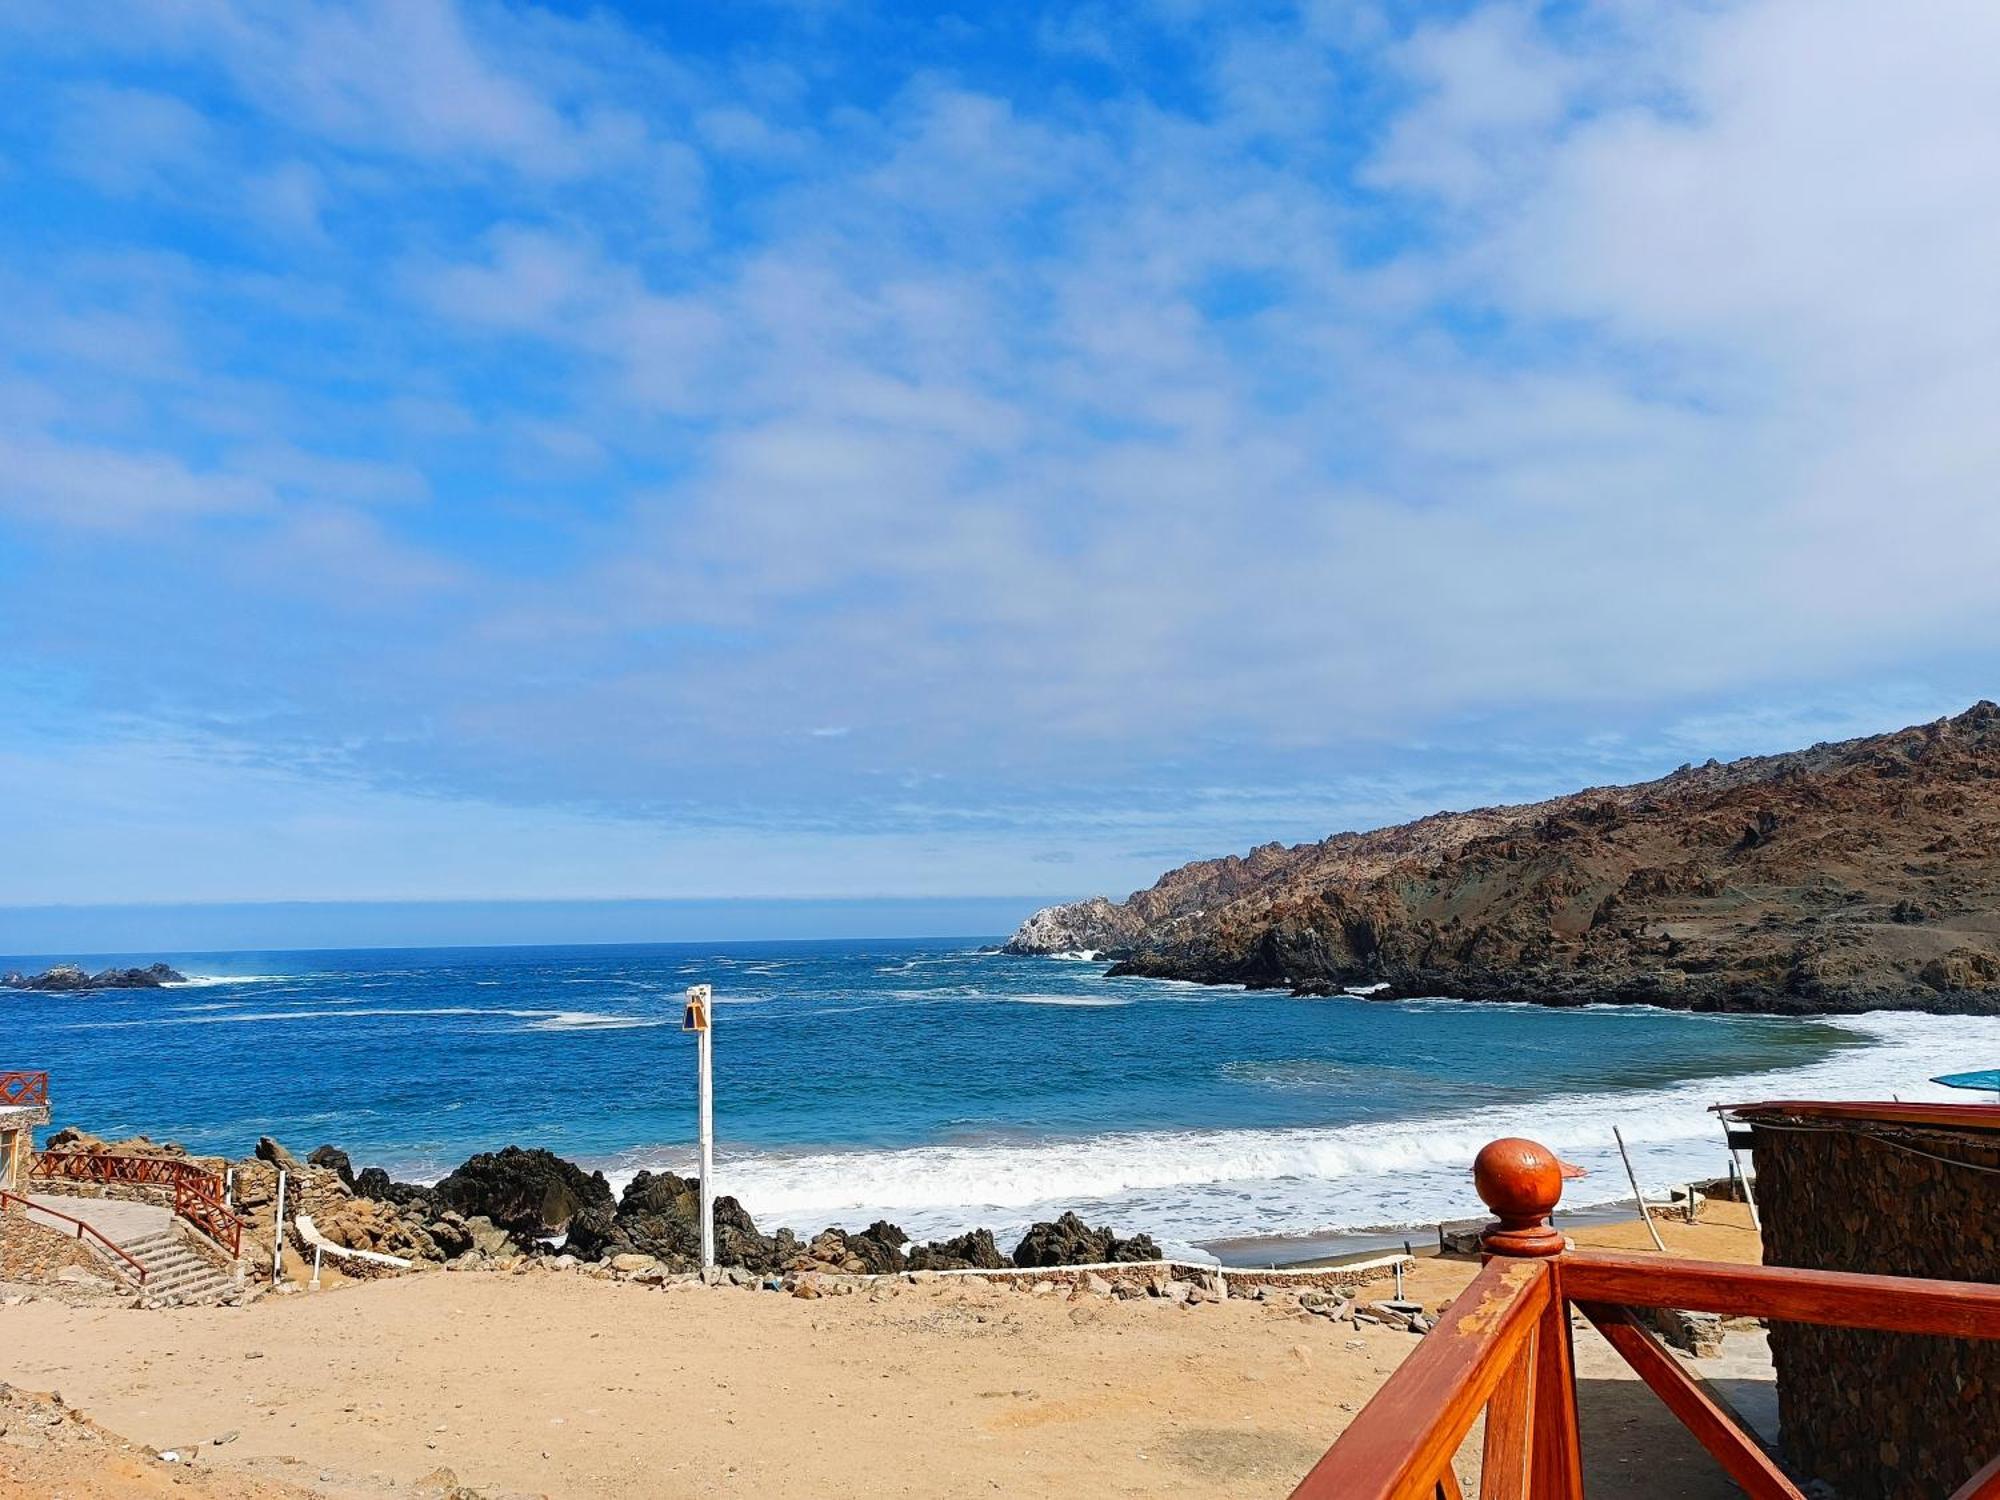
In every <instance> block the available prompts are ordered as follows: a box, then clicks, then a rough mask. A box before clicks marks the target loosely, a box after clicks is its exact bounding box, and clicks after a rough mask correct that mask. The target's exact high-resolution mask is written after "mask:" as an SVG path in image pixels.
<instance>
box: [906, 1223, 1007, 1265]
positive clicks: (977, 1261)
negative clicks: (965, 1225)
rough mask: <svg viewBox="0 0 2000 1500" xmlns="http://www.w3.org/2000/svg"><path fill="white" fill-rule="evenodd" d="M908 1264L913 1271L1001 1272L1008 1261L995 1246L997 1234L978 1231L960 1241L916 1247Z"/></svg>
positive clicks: (939, 1242) (937, 1242) (951, 1240)
mask: <svg viewBox="0 0 2000 1500" xmlns="http://www.w3.org/2000/svg"><path fill="white" fill-rule="evenodd" d="M908 1264H909V1269H910V1270H912V1271H998V1270H1000V1269H1002V1268H1003V1267H1004V1266H1006V1264H1007V1261H1006V1259H1005V1257H1003V1256H1002V1255H1001V1254H1000V1247H999V1246H998V1245H996V1244H994V1243H993V1231H992V1230H990V1229H975V1230H973V1231H972V1232H971V1233H970V1234H961V1235H960V1236H958V1238H956V1239H950V1240H938V1241H936V1242H934V1243H932V1244H929V1245H916V1246H913V1247H912V1248H911V1250H910V1256H909V1262H908Z"/></svg>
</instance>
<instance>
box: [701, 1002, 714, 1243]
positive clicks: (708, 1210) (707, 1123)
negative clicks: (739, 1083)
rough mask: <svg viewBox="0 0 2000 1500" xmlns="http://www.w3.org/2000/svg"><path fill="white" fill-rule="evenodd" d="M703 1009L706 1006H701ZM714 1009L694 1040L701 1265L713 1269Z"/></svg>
mask: <svg viewBox="0 0 2000 1500" xmlns="http://www.w3.org/2000/svg"><path fill="white" fill-rule="evenodd" d="M704 1009H707V1007H704ZM714 1016H715V1012H714V1011H713V1010H708V1019H709V1023H710V1024H709V1025H708V1026H704V1027H702V1028H701V1032H700V1035H699V1036H698V1037H697V1038H696V1040H697V1041H698V1042H699V1044H700V1051H701V1268H702V1269H703V1270H704V1271H712V1270H714V1269H715V1073H714V1061H715V1053H714V1046H713V1043H712V1042H711V1041H710V1038H711V1037H712V1036H713V1034H714V1033H713V1031H712V1030H711V1027H712V1026H713V1025H714Z"/></svg>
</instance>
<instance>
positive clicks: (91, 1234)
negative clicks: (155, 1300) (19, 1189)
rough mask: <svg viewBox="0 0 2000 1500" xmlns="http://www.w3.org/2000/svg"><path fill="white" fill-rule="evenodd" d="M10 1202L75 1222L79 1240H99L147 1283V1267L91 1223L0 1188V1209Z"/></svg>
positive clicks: (140, 1282)
mask: <svg viewBox="0 0 2000 1500" xmlns="http://www.w3.org/2000/svg"><path fill="white" fill-rule="evenodd" d="M9 1204H14V1205H16V1206H18V1207H20V1208H24V1209H33V1210H34V1211H35V1212H36V1213H38V1214H47V1215H48V1216H49V1217H50V1218H52V1219H61V1220H62V1221H63V1222H64V1223H66V1224H74V1225H75V1226H76V1237H77V1240H78V1241H79V1242H82V1241H84V1240H85V1239H86V1237H87V1238H89V1239H92V1240H95V1241H97V1243H98V1245H99V1247H100V1248H102V1249H104V1250H106V1251H109V1252H110V1253H111V1254H113V1255H115V1256H117V1257H118V1258H119V1259H120V1260H122V1261H124V1262H125V1265H126V1267H127V1268H128V1269H129V1271H130V1273H131V1276H132V1279H133V1280H134V1281H136V1282H137V1283H138V1284H139V1285H140V1286H144V1285H145V1284H146V1268H145V1267H144V1266H142V1265H140V1264H139V1262H138V1261H137V1260H135V1259H133V1258H132V1257H131V1256H130V1255H128V1254H126V1253H125V1251H124V1250H123V1249H122V1248H121V1247H120V1246H119V1245H118V1244H116V1243H115V1242H114V1241H112V1240H108V1239H106V1238H105V1237H104V1235H103V1234H102V1233H101V1232H99V1231H98V1230H97V1229H95V1228H94V1227H92V1226H91V1225H89V1224H86V1223H84V1222H83V1220H81V1219H77V1218H72V1217H71V1216H70V1215H68V1214H66V1213H60V1212H58V1211H57V1210H55V1209H53V1208H47V1207H45V1206H43V1205H42V1204H40V1203H30V1202H29V1201H28V1200H27V1199H26V1198H23V1197H21V1196H19V1195H18V1194H16V1193H10V1192H7V1191H6V1190H5V1189H4V1188H0V1211H4V1210H5V1209H6V1208H7V1206H8V1205H9Z"/></svg>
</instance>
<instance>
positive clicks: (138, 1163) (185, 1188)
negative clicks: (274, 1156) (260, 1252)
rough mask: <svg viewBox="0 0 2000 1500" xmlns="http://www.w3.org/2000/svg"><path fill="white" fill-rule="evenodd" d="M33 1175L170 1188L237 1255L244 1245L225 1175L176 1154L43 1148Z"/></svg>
mask: <svg viewBox="0 0 2000 1500" xmlns="http://www.w3.org/2000/svg"><path fill="white" fill-rule="evenodd" d="M28 1175H29V1176H31V1177H41V1178H44V1179H51V1180H54V1181H58V1182H96V1183H105V1184H123V1185H125V1186H130V1187H158V1188H166V1189H167V1190H169V1191H170V1192H171V1193H172V1194H173V1199H174V1212H175V1213H176V1214H177V1215H179V1216H180V1217H181V1218H183V1219H186V1220H187V1221H188V1222H189V1223H190V1224H192V1225H193V1226H194V1227H195V1228H196V1229H198V1230H200V1231H201V1232H202V1233H203V1234H205V1235H207V1236H208V1237H209V1238H210V1239H211V1240H213V1241H215V1243H216V1244H218V1245H220V1246H221V1247H222V1248H223V1249H225V1250H227V1251H228V1252H229V1253H230V1254H231V1255H232V1256H234V1255H239V1254H241V1253H242V1249H243V1231H244V1229H245V1228H246V1227H247V1226H246V1225H245V1224H244V1222H243V1220H242V1219H241V1218H239V1217H238V1216H237V1215H236V1214H234V1213H232V1212H231V1211H230V1210H229V1209H228V1208H227V1207H225V1206H224V1204H223V1202H222V1175H221V1173H219V1172H212V1171H210V1170H209V1169H208V1168H206V1167H201V1166H197V1165H195V1164H194V1163H193V1162H189V1161H182V1160H181V1159H180V1158H178V1157H173V1156H139V1155H136V1154H129V1153H125V1152H119V1151H42V1152H38V1153H36V1156H35V1159H34V1162H33V1164H32V1165H31V1166H30V1167H29V1169H28Z"/></svg>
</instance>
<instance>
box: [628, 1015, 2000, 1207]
mask: <svg viewBox="0 0 2000 1500" xmlns="http://www.w3.org/2000/svg"><path fill="white" fill-rule="evenodd" d="M1834 1024H1838V1025H1842V1026H1844V1027H1846V1028H1848V1029H1850V1030H1853V1031H1856V1032H1859V1033H1860V1034H1862V1035H1863V1036H1865V1037H1868V1038H1870V1039H1871V1040H1872V1041H1873V1043H1874V1045H1872V1046H1870V1047H1867V1048H1865V1049H1860V1048H1857V1049H1848V1050H1844V1051H1841V1052H1838V1053H1836V1054H1834V1055H1832V1056H1830V1057H1827V1058H1825V1059H1822V1060H1821V1061H1818V1062H1814V1063H1811V1064H1807V1065H1804V1066H1800V1067H1796V1068H1781V1069H1770V1070H1765V1071H1760V1072H1753V1073H1745V1074H1737V1075H1730V1076H1723V1077H1716V1078H1710V1079H1705V1080H1699V1081H1693V1082H1683V1083H1676V1084H1671V1085H1667V1086H1664V1087H1660V1088H1653V1089H1636V1090H1629V1091H1622V1092H1621V1091H1606V1092H1599V1093H1590V1094H1580V1095H1573V1096H1567V1097H1554V1098H1549V1099H1545V1100H1541V1101H1536V1102H1533V1103H1528V1104H1508V1105H1500V1106H1492V1107H1487V1108H1482V1109H1477V1110H1468V1111H1464V1112H1462V1113H1458V1114H1451V1115H1444V1116H1438V1117H1432V1118H1428V1119H1413V1120H1398V1121H1380V1122H1368V1123H1362V1124H1351V1125H1341V1126H1329V1127H1323V1128H1299V1129H1281V1130H1241V1129H1231V1130H1212V1131H1168V1132H1143V1133H1142V1132H1119V1133H1113V1134H1107V1135H1100V1136H1095V1137H1090V1138H1086V1139H1080V1140H1052V1141H1044V1142H1019V1141H997V1142H978V1143H969V1144H954V1145H942V1146H922V1147H912V1148H907V1149H900V1150H884V1151H819V1152H801V1153H789V1154H773V1153H765V1154H740V1153H733V1152H732V1153H729V1154H728V1155H727V1156H726V1158H725V1160H724V1161H723V1162H722V1163H720V1164H719V1165H718V1167H717V1175H718V1179H719V1180H720V1181H721V1182H722V1183H723V1191H725V1192H729V1193H733V1194H735V1195H736V1196H737V1197H738V1198H739V1199H741V1200H742V1202H743V1204H744V1206H745V1207H746V1208H748V1209H749V1210H750V1212H751V1213H752V1214H753V1215H755V1216H756V1217H757V1219H758V1220H759V1222H760V1223H770V1224H791V1225H793V1226H795V1227H798V1226H803V1225H808V1224H810V1225H813V1226H815V1227H816V1226H818V1225H819V1224H823V1223H836V1222H864V1223H865V1222H867V1220H868V1219H869V1218H872V1217H876V1216H879V1215H888V1216H890V1217H893V1218H895V1219H896V1221H897V1222H898V1223H899V1224H902V1225H903V1227H904V1228H905V1229H908V1230H910V1231H911V1232H912V1233H915V1234H919V1235H923V1236H929V1235H933V1234H940V1233H953V1232H957V1231H959V1230H962V1229H965V1228H968V1227H971V1226H973V1225H977V1224H985V1225H987V1226H990V1227H993V1228H995V1229H996V1230H998V1229H1002V1228H1007V1229H1010V1230H1011V1229H1012V1228H1014V1227H1018V1226H1022V1225H1025V1224H1026V1223H1027V1222H1029V1221H1031V1220H1032V1219H1035V1218H1041V1217H1047V1216H1048V1215H1049V1214H1050V1213H1052V1212H1054V1211H1057V1210H1060V1209H1063V1208H1078V1209H1080V1210H1082V1211H1085V1212H1086V1214H1087V1215H1089V1214H1095V1215H1097V1216H1099V1218H1100V1219H1101V1220H1108V1221H1109V1222H1112V1223H1115V1224H1117V1225H1118V1226H1120V1227H1121V1228H1129V1229H1144V1230H1146V1231H1147V1232H1149V1233H1152V1234H1155V1235H1159V1236H1167V1237H1172V1238H1175V1239H1179V1240H1184V1241H1200V1240H1204V1239H1216V1238H1223V1237H1228V1236H1238V1235H1287V1234H1289V1235H1305V1234H1312V1233H1326V1232H1338V1231H1341V1230H1351V1229H1361V1228H1375V1227H1385V1226H1396V1225H1413V1224H1428V1223H1433V1222H1436V1221H1437V1220H1438V1219H1441V1218H1455V1217H1463V1216H1470V1215H1473V1214H1477V1213H1478V1212H1480V1205H1479V1202H1478V1200H1477V1198H1476V1196H1475V1195H1474V1194H1473V1191H1472V1184H1471V1177H1470V1166H1471V1162H1472V1158H1473V1156H1474V1155H1475V1154H1476V1153H1477V1152H1478V1150H1479V1148H1480V1147H1481V1146H1483V1145H1485V1144H1486V1142H1488V1141H1490V1140H1492V1139H1494V1138H1495V1137H1496V1136H1502V1135H1528V1136H1532V1137H1534V1138H1535V1139H1537V1140H1540V1141H1542V1142H1543V1143H1544V1144H1546V1145H1548V1146H1550V1147H1552V1148H1553V1149H1555V1150H1556V1151H1559V1152H1560V1153H1562V1155H1563V1156H1564V1158H1565V1159H1567V1160H1569V1161H1572V1162H1574V1163H1576V1164H1577V1165H1579V1166H1582V1167H1584V1168H1586V1169H1587V1170H1588V1173H1589V1175H1588V1176H1587V1177H1585V1178H1584V1179H1583V1180H1581V1181H1579V1182H1573V1183H1571V1184H1569V1186H1568V1189H1567V1191H1566V1193H1565V1200H1564V1201H1565V1203H1566V1204H1567V1205H1568V1206H1569V1207H1572V1208H1583V1207H1589V1206H1592V1205H1595V1204H1604V1203H1609V1202H1614V1201H1617V1200H1619V1199H1621V1198H1622V1197H1624V1196H1626V1194H1627V1191H1628V1190H1627V1189H1626V1188H1625V1185H1624V1178H1623V1173H1622V1168H1621V1167H1620V1165H1619V1163H1618V1157H1617V1154H1616V1148H1615V1146H1614V1145H1613V1142H1612V1136H1611V1127H1612V1125H1613V1124H1614V1123H1615V1124H1617V1125H1618V1126H1619V1127H1620V1128H1621V1129H1622V1130H1623V1131H1624V1134H1625V1138H1626V1141H1627V1143H1628V1144H1629V1145H1630V1146H1631V1148H1632V1151H1633V1156H1634V1159H1635V1162H1636V1163H1637V1166H1638V1169H1639V1173H1640V1177H1641V1179H1642V1181H1644V1182H1646V1183H1647V1185H1648V1186H1649V1187H1659V1186H1662V1185H1665V1184H1667V1183H1674V1182H1680V1181H1684V1180H1686V1179H1687V1178H1688V1177H1690V1176H1713V1175H1720V1174H1721V1172H1722V1170H1723V1167H1724V1163H1725V1160H1726V1159H1725V1157H1724V1155H1723V1150H1722V1136H1721V1127H1720V1126H1719V1125H1718V1124H1717V1122H1716V1120H1715V1117H1714V1116H1713V1115H1711V1114H1709V1113H1708V1112H1707V1111H1708V1106H1709V1105H1711V1104H1713V1103H1717V1102H1725V1103H1726V1102H1742V1101H1744V1100H1748V1099H1756V1098H1781V1097H1812V1098H1834V1097H1842V1096H1845V1097H1849V1098H1854V1097H1874V1098H1884V1097H1887V1096H1888V1095H1890V1094H1892V1093H1893V1094H1900V1095H1901V1096H1902V1097H1903V1098H1905V1099H1911V1098H1937V1097H1948V1091H1946V1090H1943V1089H1941V1088H1939V1087H1937V1086H1935V1085H1931V1084H1928V1083H1926V1082H1925V1080H1926V1079H1928V1078H1929V1077H1930V1076H1931V1075H1932V1074H1935V1073H1940V1072H1944V1071H1946V1070H1948V1069H1949V1068H1951V1067H1952V1066H1955V1065H1962V1064H1963V1063H1964V1062H1965V1060H1966V1059H1967V1058H1969V1057H1976V1056H1983V1057H1994V1056H2000V1018H1991V1017H1978V1018H1957V1017H1952V1018H1947V1017H1937V1016H1924V1015H1909V1014H1892V1013H1877V1014H1873V1015H1867V1016H1861V1017H1854V1018H1847V1019H1843V1020H1840V1021H1838V1022H1835V1023H1834ZM1579 1040H1580V1039H1579ZM675 1159H677V1158H675ZM670 1160H671V1159H670ZM628 1161H629V1164H630V1165H631V1166H632V1167H634V1168H636V1167H637V1166H638V1165H641V1164H644V1165H660V1164H668V1162H665V1161H654V1160H649V1161H647V1162H644V1163H641V1162H639V1161H637V1160H636V1159H633V1158H628Z"/></svg>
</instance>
